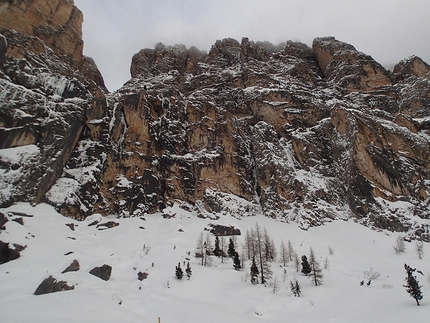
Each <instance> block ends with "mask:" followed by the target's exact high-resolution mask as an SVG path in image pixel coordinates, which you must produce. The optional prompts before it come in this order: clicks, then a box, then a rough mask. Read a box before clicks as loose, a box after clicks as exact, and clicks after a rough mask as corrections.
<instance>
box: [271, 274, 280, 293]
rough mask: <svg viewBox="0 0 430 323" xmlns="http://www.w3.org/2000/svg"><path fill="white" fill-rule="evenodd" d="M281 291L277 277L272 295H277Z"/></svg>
mask: <svg viewBox="0 0 430 323" xmlns="http://www.w3.org/2000/svg"><path fill="white" fill-rule="evenodd" d="M278 291H279V283H278V277H276V276H275V279H274V280H273V283H272V293H273V294H276V293H277V292H278Z"/></svg>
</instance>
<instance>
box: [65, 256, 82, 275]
mask: <svg viewBox="0 0 430 323" xmlns="http://www.w3.org/2000/svg"><path fill="white" fill-rule="evenodd" d="M80 268H81V266H80V265H79V261H77V260H76V259H75V260H73V261H72V263H71V264H70V265H69V266H68V267H67V268H66V269H64V270H63V271H62V272H61V273H62V274H64V273H67V272H69V271H78V270H79V269H80Z"/></svg>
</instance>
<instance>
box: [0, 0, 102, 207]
mask: <svg viewBox="0 0 430 323" xmlns="http://www.w3.org/2000/svg"><path fill="white" fill-rule="evenodd" d="M81 24H82V13H81V12H80V11H79V10H78V9H77V8H76V7H75V6H74V5H73V1H66V0H58V1H54V0H52V1H47V0H33V1H15V0H14V1H4V2H2V4H0V34H1V37H0V38H1V41H0V42H1V45H0V55H1V60H0V61H1V66H2V68H1V71H0V98H1V103H0V148H1V149H0V174H1V175H0V177H1V180H0V205H3V206H4V205H7V204H10V203H13V202H14V201H31V202H36V203H38V202H40V201H42V200H44V195H45V193H46V192H47V191H48V190H49V189H50V188H51V186H52V185H53V184H54V183H55V182H56V181H57V179H58V178H59V177H60V175H61V174H62V172H63V166H64V165H65V163H66V162H67V161H68V160H69V157H70V155H71V153H72V151H73V149H74V147H75V145H76V143H77V142H78V141H79V140H80V139H81V137H82V134H83V131H84V130H85V131H87V132H88V133H92V134H93V135H94V136H95V137H97V134H96V132H97V131H96V130H95V129H94V128H95V127H94V126H93V125H92V122H94V120H98V119H101V118H102V117H103V116H104V114H105V110H106V103H105V92H106V88H105V86H104V83H103V78H102V77H101V75H100V73H99V71H98V69H97V67H96V66H95V63H94V61H93V60H92V59H90V58H88V57H85V56H83V55H82V45H83V41H82V38H81V36H82V32H81ZM90 128H92V130H91V129H90Z"/></svg>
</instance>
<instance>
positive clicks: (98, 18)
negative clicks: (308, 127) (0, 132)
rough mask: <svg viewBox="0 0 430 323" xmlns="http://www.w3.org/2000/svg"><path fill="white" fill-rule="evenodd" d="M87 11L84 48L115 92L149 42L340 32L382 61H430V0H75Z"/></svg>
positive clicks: (205, 42) (207, 42)
mask: <svg viewBox="0 0 430 323" xmlns="http://www.w3.org/2000/svg"><path fill="white" fill-rule="evenodd" d="M75 5H76V6H77V7H78V8H79V9H80V10H81V11H82V12H83V14H84V24H83V38H84V41H85V44H84V54H85V55H87V56H90V57H92V58H94V59H95V61H96V63H97V66H98V67H99V69H100V71H101V72H102V74H103V77H104V79H105V82H106V86H107V87H108V89H109V90H110V91H114V90H116V89H118V88H119V87H121V86H122V85H123V84H124V83H125V82H126V81H128V80H129V79H130V72H129V71H130V63H131V58H132V56H133V55H134V54H135V53H137V52H138V51H139V50H140V49H142V48H154V46H155V44H156V43H158V42H162V43H163V44H165V45H174V44H185V45H186V46H187V47H191V46H196V47H197V48H199V49H200V50H205V51H209V49H210V47H211V46H212V45H213V44H214V43H215V41H216V40H217V39H223V38H228V37H230V38H235V39H237V40H238V41H240V40H241V39H242V37H248V38H249V39H250V40H253V41H270V42H272V43H274V44H278V43H280V42H283V41H287V40H295V41H296V40H298V41H301V42H303V43H306V44H308V45H311V44H312V40H313V39H314V38H315V37H322V36H334V37H336V38H337V39H339V40H342V41H344V42H347V43H350V44H352V45H353V46H355V48H356V49H357V50H359V51H361V52H364V53H366V54H369V55H371V56H372V57H373V58H374V59H375V60H377V61H378V62H380V63H381V64H383V65H389V64H393V63H397V62H398V61H400V60H401V59H403V58H406V57H409V56H411V55H417V56H419V57H421V58H422V59H423V60H424V61H426V62H427V63H430V35H429V33H430V16H429V15H430V0H75Z"/></svg>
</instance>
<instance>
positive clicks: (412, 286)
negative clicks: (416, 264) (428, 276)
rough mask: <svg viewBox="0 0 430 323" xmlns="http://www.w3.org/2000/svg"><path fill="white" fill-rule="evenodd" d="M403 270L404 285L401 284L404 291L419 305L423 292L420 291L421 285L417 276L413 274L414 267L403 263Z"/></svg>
mask: <svg viewBox="0 0 430 323" xmlns="http://www.w3.org/2000/svg"><path fill="white" fill-rule="evenodd" d="M405 270H406V278H405V281H406V285H403V287H405V288H406V291H407V292H408V293H409V295H411V297H412V298H414V299H415V302H417V305H418V306H420V302H419V301H420V300H422V298H423V294H422V293H421V287H423V286H420V285H419V283H418V281H417V278H416V277H415V276H414V275H413V273H414V271H415V270H416V268H414V269H412V268H411V267H409V266H408V265H407V264H405Z"/></svg>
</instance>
